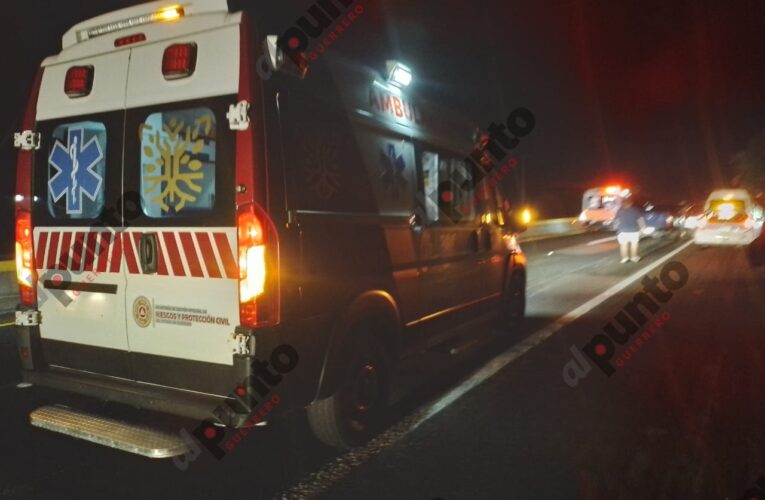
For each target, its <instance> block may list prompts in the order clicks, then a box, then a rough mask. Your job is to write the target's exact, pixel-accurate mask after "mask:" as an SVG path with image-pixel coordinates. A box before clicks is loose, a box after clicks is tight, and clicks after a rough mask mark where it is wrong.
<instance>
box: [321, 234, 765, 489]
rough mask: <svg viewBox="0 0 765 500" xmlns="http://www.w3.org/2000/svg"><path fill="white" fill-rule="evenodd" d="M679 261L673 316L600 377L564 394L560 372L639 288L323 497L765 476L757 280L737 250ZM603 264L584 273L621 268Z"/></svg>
mask: <svg viewBox="0 0 765 500" xmlns="http://www.w3.org/2000/svg"><path fill="white" fill-rule="evenodd" d="M577 251H579V250H577ZM582 251H583V250H582ZM676 259H677V260H679V261H680V262H682V263H683V264H684V265H685V266H687V268H688V269H689V273H690V278H689V280H688V283H687V284H686V285H685V286H684V287H682V289H680V290H677V291H676V292H675V296H674V297H672V298H671V299H670V301H669V302H668V303H667V304H666V305H665V310H666V311H667V312H669V313H670V315H671V319H670V320H669V321H667V322H666V323H665V324H664V325H663V327H662V328H661V329H660V331H659V333H657V334H656V336H655V337H653V338H652V339H651V340H650V341H649V342H646V343H645V344H644V345H643V346H639V347H638V348H637V352H635V353H630V354H632V355H631V356H630V359H629V361H628V362H627V363H626V364H625V365H624V366H623V367H622V368H621V369H619V370H617V371H616V373H614V374H613V375H612V376H611V377H608V376H606V375H605V374H604V373H602V372H599V371H598V369H597V368H594V369H593V370H592V371H591V372H590V373H589V374H588V375H587V376H586V378H584V379H583V380H580V382H579V384H578V385H577V386H576V387H574V388H571V387H569V386H568V385H567V384H566V383H565V382H564V381H563V377H562V367H563V366H564V364H565V363H567V362H568V361H569V360H570V359H571V357H572V355H571V352H570V350H569V348H570V347H571V346H572V345H574V346H583V345H585V344H586V343H587V342H588V341H589V340H590V339H591V338H592V337H593V335H594V334H596V333H598V331H599V330H600V329H601V328H602V327H603V326H604V324H606V323H607V322H608V321H610V320H611V319H612V318H613V317H614V316H615V315H616V314H617V313H618V312H619V311H620V310H621V309H622V308H623V307H624V306H625V304H626V303H627V302H629V301H630V300H631V298H632V296H633V295H634V294H635V293H636V292H638V291H640V287H639V286H638V285H634V286H632V287H628V288H627V289H625V290H624V292H623V293H620V294H617V295H615V296H613V297H612V298H611V299H610V300H608V301H607V302H606V303H604V304H602V305H601V306H599V307H597V308H596V309H595V310H593V311H592V312H591V313H590V314H588V315H586V316H584V317H582V318H581V319H580V320H579V321H576V322H575V323H574V324H572V325H570V326H569V327H567V328H565V329H563V330H562V331H560V332H559V334H558V335H556V336H554V337H552V338H550V340H549V341H548V342H546V343H545V344H542V345H540V346H539V347H538V348H537V349H535V350H532V351H530V352H529V353H528V354H527V355H526V356H525V357H524V358H522V359H521V360H519V361H518V362H517V363H514V364H511V365H508V366H507V367H506V368H505V369H503V370H502V371H500V372H499V373H497V374H496V376H494V377H493V378H491V379H490V380H489V381H487V382H486V383H484V384H482V385H480V386H479V387H477V388H476V389H474V390H473V391H472V392H470V393H469V394H467V395H466V396H465V397H463V398H462V399H460V400H459V401H458V402H456V403H454V404H453V405H451V406H450V407H449V408H448V409H445V410H444V411H442V412H441V414H440V415H439V416H438V417H437V418H434V419H432V420H430V421H428V422H427V423H425V424H423V425H422V426H420V427H418V428H417V429H416V430H415V431H414V432H412V433H411V434H409V435H408V436H406V437H405V438H404V439H402V440H400V441H399V442H398V443H396V444H395V445H394V446H392V447H390V448H389V449H388V450H386V451H385V452H384V453H382V454H380V455H379V456H376V457H374V458H373V459H371V460H370V461H369V462H367V463H366V464H364V465H363V466H361V467H358V468H355V469H354V470H353V472H351V473H350V474H348V475H346V476H345V477H344V478H343V480H342V481H340V482H337V483H335V484H333V485H332V487H329V488H328V489H326V490H325V491H324V494H323V497H324V498H434V497H443V498H447V499H463V498H464V499H469V498H498V499H500V498H512V499H514V500H515V499H557V498H560V499H574V498H588V499H590V498H592V499H601V498H602V499H632V498H651V499H665V498H666V499H677V498H683V499H695V498H698V499H713V498H717V499H725V498H739V497H740V496H741V495H743V494H744V492H745V491H746V490H747V489H748V488H750V487H752V486H754V484H755V482H756V480H757V478H758V477H760V476H762V475H765V426H763V422H765V398H763V396H765V390H764V389H765V387H764V386H765V376H764V375H765V369H764V367H765V342H763V338H762V335H763V332H762V326H763V324H765V311H763V308H762V304H763V300H764V299H765V273H763V271H762V270H761V269H752V268H751V267H750V265H749V263H748V261H747V260H746V259H745V255H744V252H743V251H742V250H739V249H710V250H699V249H696V248H690V249H688V250H687V251H684V252H682V253H681V254H679V255H678V256H677V257H676ZM604 264H605V265H604V266H602V267H599V268H598V269H597V270H591V271H590V272H593V273H595V275H596V276H605V275H606V274H609V273H617V274H618V273H620V272H621V271H622V268H621V267H618V265H614V264H611V265H609V264H608V263H607V262H604ZM653 274H657V273H653ZM560 293H565V292H560ZM537 307H542V308H544V309H545V310H546V306H545V305H539V306H537ZM383 483H384V484H385V485H386V487H385V489H384V490H381V489H380V488H377V487H375V485H377V484H383Z"/></svg>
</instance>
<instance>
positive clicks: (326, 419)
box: [308, 336, 390, 449]
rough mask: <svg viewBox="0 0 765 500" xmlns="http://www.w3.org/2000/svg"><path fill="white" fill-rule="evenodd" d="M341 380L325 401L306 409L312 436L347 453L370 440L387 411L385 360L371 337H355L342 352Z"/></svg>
mask: <svg viewBox="0 0 765 500" xmlns="http://www.w3.org/2000/svg"><path fill="white" fill-rule="evenodd" d="M344 359H345V360H346V362H345V367H344V377H343V380H342V382H341V383H340V386H339V387H338V389H337V390H336V391H335V393H334V394H332V395H331V396H330V397H328V398H327V399H323V400H321V401H317V402H315V403H313V404H312V405H311V406H309V407H308V423H309V424H310V426H311V430H312V431H313V433H314V435H315V436H316V437H317V438H318V439H319V440H320V441H322V442H323V443H325V444H328V445H330V446H333V447H335V448H344V449H349V448H353V447H355V446H359V445H361V444H363V443H365V442H366V441H368V440H369V439H370V438H372V437H373V436H374V435H375V434H376V433H377V432H378V431H379V430H380V429H381V427H382V425H383V423H384V418H385V414H386V410H387V407H388V395H389V390H390V371H389V366H390V364H389V362H388V356H387V353H386V350H385V348H384V347H383V346H382V344H381V343H380V341H379V340H378V339H376V338H375V337H373V336H357V337H356V338H355V339H353V340H352V341H351V342H350V343H349V345H348V346H347V348H346V350H345V356H344Z"/></svg>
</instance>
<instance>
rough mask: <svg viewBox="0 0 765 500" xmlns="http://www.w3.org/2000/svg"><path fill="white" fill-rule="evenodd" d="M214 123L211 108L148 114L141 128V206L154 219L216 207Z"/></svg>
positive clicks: (201, 212)
mask: <svg viewBox="0 0 765 500" xmlns="http://www.w3.org/2000/svg"><path fill="white" fill-rule="evenodd" d="M215 127H216V121H215V115H214V114H213V112H212V111H211V110H210V109H208V108H193V109H182V110H174V111H164V112H157V113H152V114H150V115H149V116H148V117H147V118H146V120H145V121H144V122H143V123H142V124H141V126H140V130H139V134H140V137H141V180H140V182H141V200H142V207H143V212H144V213H145V214H146V215H147V216H149V217H152V218H168V217H188V216H197V215H202V214H206V213H209V212H212V210H213V208H214V207H215V174H216V171H215V163H216V128H215Z"/></svg>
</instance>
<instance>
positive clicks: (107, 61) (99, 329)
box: [32, 50, 131, 378]
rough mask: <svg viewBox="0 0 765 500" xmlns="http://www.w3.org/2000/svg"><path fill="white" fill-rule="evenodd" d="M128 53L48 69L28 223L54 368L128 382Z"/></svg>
mask: <svg viewBox="0 0 765 500" xmlns="http://www.w3.org/2000/svg"><path fill="white" fill-rule="evenodd" d="M129 60H130V54H129V51H125V50H123V51H114V52H110V53H106V54H99V55H93V56H89V57H85V58H79V59H65V58H64V60H55V59H54V60H51V61H49V62H48V64H47V65H45V67H44V71H43V78H42V83H41V87H40V97H39V101H38V106H37V115H36V119H37V131H38V132H39V133H40V137H41V147H40V149H38V150H37V151H35V152H34V169H33V172H34V173H33V175H34V181H33V195H34V202H33V209H32V223H33V226H34V233H33V234H34V239H35V251H36V256H35V257H36V264H37V268H38V276H39V281H38V291H37V295H38V307H39V309H40V312H41V323H40V335H41V338H42V347H43V353H44V357H45V360H46V362H47V363H48V364H49V365H51V366H53V367H62V368H68V369H76V370H80V371H87V372H93V373H100V374H107V375H111V376H116V377H121V378H131V373H130V366H129V360H128V351H129V343H128V339H127V334H126V327H125V284H126V282H125V276H124V274H123V270H122V243H121V237H122V233H121V231H122V227H121V200H120V194H121V185H122V148H123V139H124V137H123V124H124V119H125V111H124V107H125V81H126V79H127V72H128V64H129Z"/></svg>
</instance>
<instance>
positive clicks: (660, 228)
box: [643, 202, 677, 238]
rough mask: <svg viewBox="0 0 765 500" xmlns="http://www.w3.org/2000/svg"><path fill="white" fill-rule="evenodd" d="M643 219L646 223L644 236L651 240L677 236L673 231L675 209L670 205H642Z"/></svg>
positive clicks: (647, 203) (649, 203)
mask: <svg viewBox="0 0 765 500" xmlns="http://www.w3.org/2000/svg"><path fill="white" fill-rule="evenodd" d="M643 211H644V212H645V214H644V216H643V218H644V219H645V223H646V226H647V227H646V231H645V232H646V234H647V235H649V236H651V237H653V238H663V237H668V236H677V231H676V229H675V211H676V209H675V207H673V206H672V205H655V204H653V203H651V202H646V203H644V204H643Z"/></svg>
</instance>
